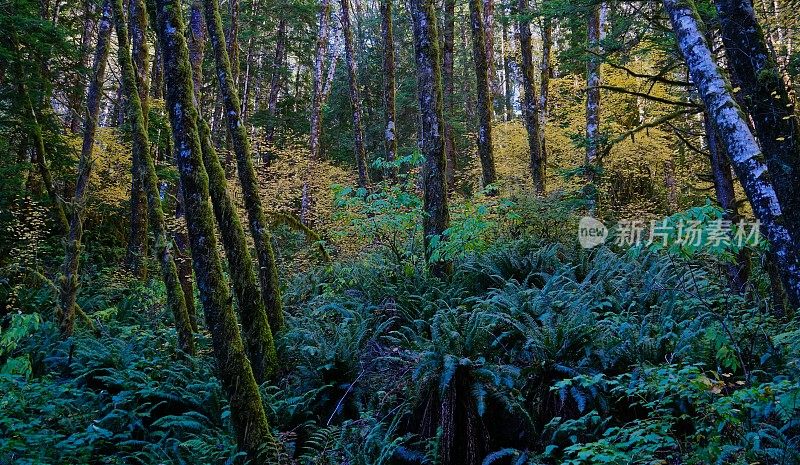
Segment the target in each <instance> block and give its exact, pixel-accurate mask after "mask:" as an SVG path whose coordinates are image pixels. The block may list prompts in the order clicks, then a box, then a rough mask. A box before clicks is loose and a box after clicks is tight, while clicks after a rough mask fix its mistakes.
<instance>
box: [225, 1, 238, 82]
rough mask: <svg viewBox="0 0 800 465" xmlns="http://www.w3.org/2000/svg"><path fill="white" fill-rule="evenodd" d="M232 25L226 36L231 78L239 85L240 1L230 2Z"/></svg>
mask: <svg viewBox="0 0 800 465" xmlns="http://www.w3.org/2000/svg"><path fill="white" fill-rule="evenodd" d="M228 8H229V14H230V25H229V26H228V30H227V31H226V32H227V35H226V36H225V39H226V45H227V47H228V57H229V59H230V61H231V73H232V74H231V77H232V78H233V82H235V83H237V85H238V83H239V0H230V1H229V2H228Z"/></svg>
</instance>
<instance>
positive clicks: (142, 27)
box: [126, 0, 150, 278]
mask: <svg viewBox="0 0 800 465" xmlns="http://www.w3.org/2000/svg"><path fill="white" fill-rule="evenodd" d="M145 8H146V7H145V4H144V2H143V1H136V0H133V1H131V2H130V8H129V12H130V13H129V14H130V24H131V26H130V32H131V37H132V41H133V66H134V71H135V73H136V88H137V89H138V90H139V103H140V106H141V107H142V108H141V111H142V118H143V123H144V127H145V133H146V132H147V118H148V113H149V109H150V106H149V102H148V100H149V92H150V89H149V85H148V82H147V60H148V59H149V58H150V52H149V51H148V49H147V11H146V10H145ZM128 105H130V102H128ZM128 111H129V116H130V111H131V110H128ZM142 163H144V162H143V161H142V159H141V155H140V154H139V152H137V151H136V150H134V151H133V153H132V154H131V170H132V172H133V173H134V174H133V176H131V211H130V218H131V225H130V236H129V238H128V254H127V255H128V256H127V260H126V261H127V263H128V266H129V267H130V268H131V270H132V271H133V273H134V274H135V275H136V276H139V277H140V278H144V277H145V276H147V267H146V264H147V261H146V260H145V258H146V257H147V222H148V218H147V215H148V199H147V193H146V189H145V187H144V186H143V184H142V183H143V180H142V178H141V177H140V176H137V175H136V173H137V172H139V173H141V172H143V170H144V168H143V167H142Z"/></svg>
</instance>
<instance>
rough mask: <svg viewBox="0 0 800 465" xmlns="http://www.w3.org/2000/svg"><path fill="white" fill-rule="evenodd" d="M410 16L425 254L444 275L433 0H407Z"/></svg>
mask: <svg viewBox="0 0 800 465" xmlns="http://www.w3.org/2000/svg"><path fill="white" fill-rule="evenodd" d="M410 7H411V17H412V24H413V30H414V56H415V61H416V67H417V95H418V97H419V110H420V114H421V123H422V125H421V126H422V127H421V137H422V141H421V142H422V144H421V145H422V154H423V155H424V156H425V165H424V166H423V168H422V171H423V174H422V176H423V179H424V191H425V194H424V197H425V198H424V205H423V209H424V210H425V212H424V217H423V219H422V224H423V234H424V235H425V237H424V242H425V257H426V259H427V260H428V266H429V268H430V270H431V273H433V274H434V275H435V276H439V277H444V276H447V275H449V274H450V273H451V272H452V268H453V265H452V263H451V262H449V261H443V260H434V259H433V258H432V253H433V252H434V250H433V247H432V240H433V238H435V237H438V238H439V239H441V240H444V231H445V229H447V228H448V227H449V225H450V210H449V209H448V206H447V183H446V182H445V177H444V176H445V165H446V161H445V158H444V118H443V115H442V69H441V66H440V63H441V59H440V55H439V34H438V31H437V26H436V25H437V23H436V13H435V10H434V5H433V0H411V2H410Z"/></svg>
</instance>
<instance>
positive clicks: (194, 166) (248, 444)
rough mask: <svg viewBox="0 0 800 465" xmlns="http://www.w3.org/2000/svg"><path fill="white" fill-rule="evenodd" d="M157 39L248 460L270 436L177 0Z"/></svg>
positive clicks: (164, 0)
mask: <svg viewBox="0 0 800 465" xmlns="http://www.w3.org/2000/svg"><path fill="white" fill-rule="evenodd" d="M156 4H157V9H158V28H157V29H158V32H159V35H160V38H159V44H160V46H161V50H162V56H163V60H164V79H165V81H166V84H167V86H166V87H167V91H166V105H167V108H168V111H169V117H170V123H171V127H172V135H173V138H174V139H175V146H176V156H177V159H178V171H179V172H180V176H181V181H182V185H183V189H184V194H185V195H184V197H185V201H186V220H187V223H188V227H189V239H190V242H191V248H192V263H193V265H194V270H195V274H196V275H197V281H198V286H197V287H198V288H199V289H200V299H201V301H202V302H203V311H204V313H205V316H206V323H207V326H208V329H209V331H210V333H211V340H212V346H213V350H214V357H215V359H216V365H217V372H218V376H219V378H220V381H221V383H222V387H223V390H224V392H225V394H226V396H227V397H228V400H229V402H230V410H231V423H232V424H233V427H234V430H235V432H236V439H237V443H238V445H239V448H240V449H241V450H243V451H244V452H245V453H247V454H248V456H250V457H251V458H253V459H257V458H258V457H259V455H260V449H261V448H262V446H263V445H264V444H267V443H272V442H273V437H272V433H271V431H270V429H269V425H268V424H267V417H266V415H265V413H264V405H263V404H262V402H261V395H260V394H259V391H258V385H257V384H256V381H255V378H254V377H253V371H252V368H251V367H250V362H249V361H248V360H247V356H246V355H245V351H244V347H243V345H242V338H241V335H240V334H239V326H238V323H237V321H236V316H235V315H234V313H233V306H232V305H231V298H230V293H229V291H228V283H227V282H226V280H225V277H224V275H223V273H222V263H221V261H220V256H219V252H218V251H217V238H216V235H215V233H214V217H213V213H212V211H211V204H210V202H209V200H208V199H209V195H210V192H209V180H208V176H207V175H206V172H205V168H204V166H203V160H202V151H201V148H200V135H199V132H198V129H197V117H198V115H197V109H196V108H195V105H194V101H193V100H194V95H193V89H192V76H191V69H190V65H189V51H188V49H187V47H186V40H185V38H184V30H185V26H184V24H183V18H182V16H181V5H180V2H179V1H178V0H157V1H156Z"/></svg>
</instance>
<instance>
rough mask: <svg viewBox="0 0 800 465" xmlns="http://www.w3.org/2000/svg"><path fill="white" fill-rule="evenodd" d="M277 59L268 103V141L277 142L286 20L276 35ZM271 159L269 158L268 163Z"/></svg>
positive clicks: (279, 23)
mask: <svg viewBox="0 0 800 465" xmlns="http://www.w3.org/2000/svg"><path fill="white" fill-rule="evenodd" d="M275 36H276V38H275V58H274V59H273V61H272V78H271V79H270V82H269V100H268V101H267V114H268V115H269V118H268V119H267V131H266V133H267V141H268V142H274V141H275V123H276V121H275V118H276V117H277V115H278V94H279V93H280V91H281V84H282V82H283V79H282V77H283V72H284V69H283V68H284V61H286V18H283V17H282V18H281V19H280V21H279V22H278V32H277V33H276V34H275ZM269 162H270V159H269V158H267V163H269Z"/></svg>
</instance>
